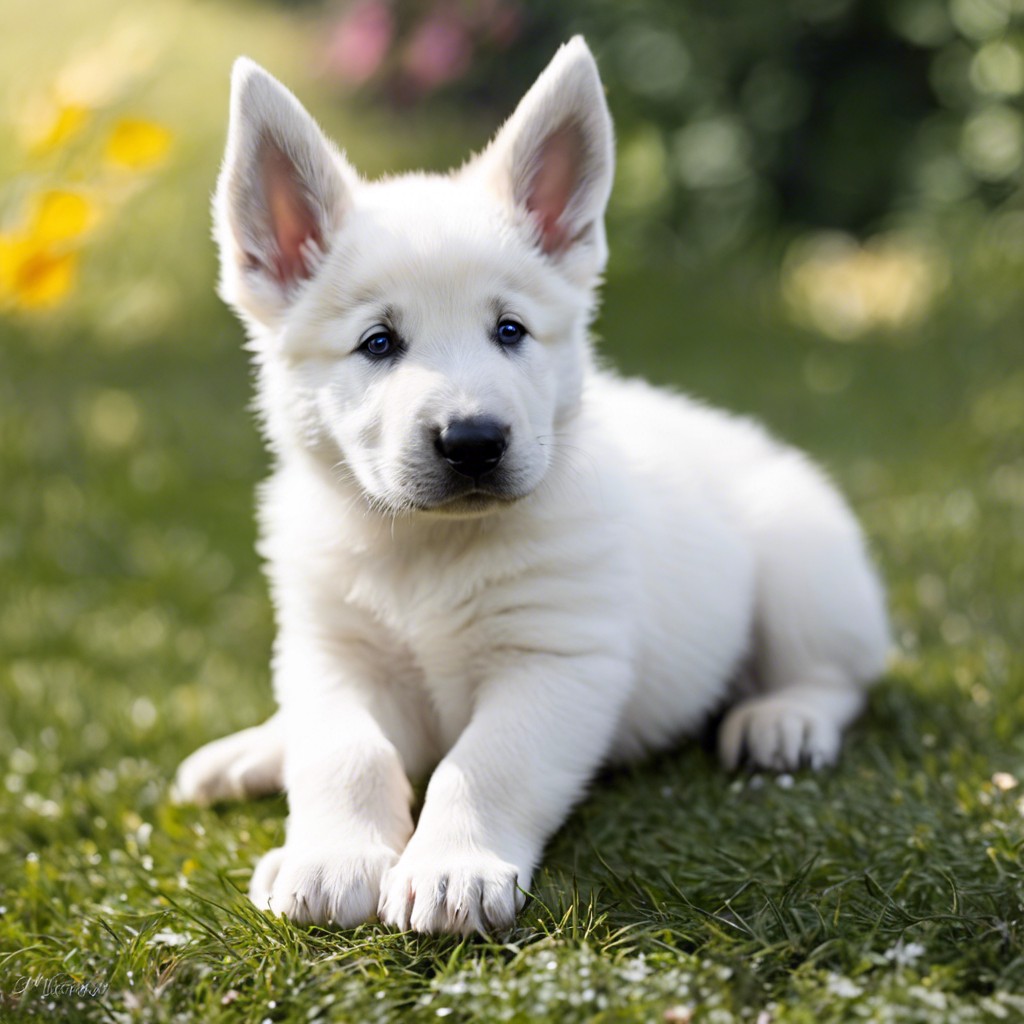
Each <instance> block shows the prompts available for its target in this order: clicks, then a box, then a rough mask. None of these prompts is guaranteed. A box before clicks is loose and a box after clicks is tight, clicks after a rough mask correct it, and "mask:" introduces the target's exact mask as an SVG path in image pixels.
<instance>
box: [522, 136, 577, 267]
mask: <svg viewBox="0 0 1024 1024" xmlns="http://www.w3.org/2000/svg"><path fill="white" fill-rule="evenodd" d="M582 163H583V140H582V138H581V136H580V132H579V129H578V128H576V127H575V126H571V125H570V126H566V127H564V128H560V129H558V131H555V132H552V133H551V135H549V136H548V137H547V138H546V139H545V140H544V142H543V143H542V145H541V147H540V151H539V152H538V154H537V169H536V170H535V171H534V174H533V179H532V181H531V182H530V189H529V192H528V194H527V196H526V208H527V209H528V210H529V211H530V212H531V213H532V214H533V215H534V217H535V218H536V220H537V223H538V224H539V226H540V234H541V247H542V248H543V249H544V251H545V252H546V253H558V252H562V251H563V250H564V249H566V248H567V247H568V245H569V243H570V242H571V241H572V238H571V236H570V234H569V226H568V225H567V224H566V223H565V221H564V219H563V215H564V214H565V210H566V207H568V205H569V202H570V200H571V199H572V197H573V194H574V193H575V192H576V189H577V187H578V185H579V179H580V167H581V165H582Z"/></svg>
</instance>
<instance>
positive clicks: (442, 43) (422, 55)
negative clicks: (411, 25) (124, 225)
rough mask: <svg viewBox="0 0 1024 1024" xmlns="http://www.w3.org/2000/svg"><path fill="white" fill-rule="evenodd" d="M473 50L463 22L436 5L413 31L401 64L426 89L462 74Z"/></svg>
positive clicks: (411, 78)
mask: <svg viewBox="0 0 1024 1024" xmlns="http://www.w3.org/2000/svg"><path fill="white" fill-rule="evenodd" d="M472 52H473V44H472V41H471V40H470V37H469V31H468V30H467V28H466V25H465V24H464V23H463V22H462V21H461V20H460V19H459V17H458V16H457V15H456V14H455V12H454V11H452V10H446V9H443V8H435V10H434V11H433V12H432V13H431V14H429V15H428V16H427V17H426V18H424V20H423V21H422V22H420V24H419V25H418V26H417V27H416V29H415V31H414V32H413V34H412V38H411V39H410V40H409V43H408V45H407V46H406V49H405V53H404V55H403V57H402V67H403V68H404V69H405V72H406V74H407V75H408V76H409V78H410V80H411V81H412V83H413V85H415V86H417V87H418V88H420V89H422V90H423V91H425V92H427V91H430V90H431V89H436V88H437V87H438V86H439V85H444V84H445V83H446V82H451V81H453V80H454V79H456V78H459V77H461V76H462V75H464V74H465V73H466V71H467V70H468V68H469V64H470V60H471V58H472Z"/></svg>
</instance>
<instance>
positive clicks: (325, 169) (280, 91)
mask: <svg viewBox="0 0 1024 1024" xmlns="http://www.w3.org/2000/svg"><path fill="white" fill-rule="evenodd" d="M354 181H355V174H354V172H352V170H351V169H350V168H349V167H348V165H347V164H346V163H345V162H344V160H343V158H342V157H341V156H340V155H339V154H338V152H337V150H335V148H334V147H333V146H332V145H331V143H330V142H329V141H328V140H327V139H326V138H325V136H324V134H323V132H321V131H320V129H319V127H318V126H317V124H316V122H315V121H314V120H313V118H311V117H310V116H309V114H308V113H306V110H305V109H304V108H303V106H302V104H300V103H299V101H298V100H297V99H296V98H295V97H294V96H293V95H292V94H291V93H290V92H289V91H288V90H287V89H286V88H285V87H284V86H283V85H281V83H280V82H278V81H277V80H276V79H275V78H273V77H272V76H271V75H269V74H268V73H267V72H266V71H264V70H263V68H261V67H260V66H259V65H258V64H254V63H253V62H252V61H251V60H248V59H246V58H245V57H240V58H239V59H238V60H237V61H235V66H234V70H233V71H232V75H231V119H230V124H229V127H228V144H227V151H226V153H225V155H224V164H223V166H222V168H221V173H220V178H219V180H218V182H217V192H216V196H215V197H214V229H215V234H216V237H217V241H218V243H219V245H220V259H221V281H220V293H221V296H222V298H223V299H224V300H225V301H226V302H228V303H230V304H231V305H233V306H234V307H235V308H236V309H238V310H239V312H241V313H243V314H245V315H247V316H249V317H251V318H252V319H254V320H256V321H258V322H260V323H263V324H271V323H273V322H274V321H276V320H277V319H278V318H279V317H280V315H281V314H282V313H283V312H284V311H285V310H287V308H288V307H289V306H290V305H291V303H292V301H293V300H294V298H295V295H296V293H297V292H298V290H299V288H300V287H301V285H302V284H303V283H304V282H305V281H307V280H308V279H309V278H310V277H312V276H313V274H314V273H315V272H316V270H317V267H318V265H319V263H320V260H321V259H322V258H323V256H324V254H325V253H326V252H327V250H328V248H329V247H330V245H331V241H332V236H333V234H334V232H335V231H336V230H337V229H338V227H339V226H340V224H341V221H342V218H343V217H344V214H345V211H346V209H347V208H348V206H349V202H350V189H351V185H352V184H353V183H354Z"/></svg>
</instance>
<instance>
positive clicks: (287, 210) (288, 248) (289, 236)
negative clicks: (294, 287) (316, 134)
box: [260, 142, 322, 285]
mask: <svg viewBox="0 0 1024 1024" xmlns="http://www.w3.org/2000/svg"><path fill="white" fill-rule="evenodd" d="M260 170H261V173H262V178H263V194H264V197H265V199H266V204H267V211H268V213H269V215H270V229H271V231H272V232H273V236H274V243H275V249H276V252H275V261H274V266H273V267H272V268H271V270H272V271H273V274H274V276H275V277H276V278H277V280H278V281H279V282H280V283H281V284H284V285H289V284H293V283H294V282H295V281H299V280H302V279H304V278H306V277H308V276H309V274H310V269H311V268H310V267H309V266H308V265H307V263H306V259H305V257H304V256H303V252H302V249H303V246H304V245H305V243H306V242H309V241H312V242H314V243H316V244H317V245H320V244H321V242H322V238H321V235H320V226H319V224H318V222H317V217H316V214H315V213H314V212H313V208H312V207H311V206H310V204H309V200H308V199H307V198H306V196H305V193H304V191H303V188H302V184H301V183H300V181H299V175H298V171H297V170H296V168H295V165H294V164H293V163H292V161H291V160H290V159H289V158H288V156H287V155H286V154H285V153H284V152H283V151H282V150H281V149H279V148H278V147H277V146H276V145H274V144H273V143H272V142H266V143H264V146H263V152H262V153H261V155H260Z"/></svg>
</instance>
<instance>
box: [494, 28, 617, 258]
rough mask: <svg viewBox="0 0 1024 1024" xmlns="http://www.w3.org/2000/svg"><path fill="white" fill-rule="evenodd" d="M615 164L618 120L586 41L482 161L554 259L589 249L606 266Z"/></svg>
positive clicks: (559, 64)
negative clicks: (606, 230) (607, 221)
mask: <svg viewBox="0 0 1024 1024" xmlns="http://www.w3.org/2000/svg"><path fill="white" fill-rule="evenodd" d="M614 164H615V156H614V144H613V137H612V120H611V116H610V115H609V113H608V106H607V104H606V103H605V98H604V90H603V88H602V86H601V79H600V76H599V75H598V71H597V64H596V63H595V61H594V57H593V55H592V54H591V52H590V49H589V48H588V47H587V44H586V43H585V42H584V40H583V37H582V36H575V37H574V38H573V39H571V40H570V41H569V42H568V43H566V44H565V45H564V46H562V47H561V48H560V49H559V50H558V52H557V53H556V54H555V56H554V57H553V58H552V60H551V63H550V64H549V65H548V66H547V67H546V68H545V69H544V71H543V72H542V73H541V75H540V77H539V78H538V79H537V81H536V82H535V83H534V84H533V86H532V88H531V89H530V91H529V92H528V93H527V94H526V95H525V96H524V97H523V99H522V100H521V101H520V103H519V106H518V107H517V108H516V110H515V113H513V115H512V116H511V117H510V118H509V119H508V121H506V122H505V125H504V126H503V127H502V128H501V130H500V131H499V132H498V134H497V136H496V137H495V139H494V141H493V142H492V143H491V144H490V146H488V148H487V149H486V150H485V151H484V152H483V153H482V154H481V156H480V158H479V165H480V167H481V169H482V170H483V171H484V172H485V174H487V175H488V178H489V180H490V182H491V184H492V185H493V186H494V187H496V188H497V189H498V191H499V192H500V193H501V194H502V195H503V196H504V197H505V199H506V201H507V202H509V203H511V204H512V205H513V206H514V207H515V209H516V211H517V212H519V213H520V214H523V215H525V216H526V217H527V218H528V220H529V223H530V226H531V229H532V232H533V235H534V239H535V241H536V244H537V245H538V246H539V247H540V248H541V249H542V250H543V251H544V252H545V253H546V254H547V255H548V256H550V257H552V258H553V259H555V260H561V259H563V258H565V257H568V256H570V255H575V254H576V253H577V250H580V249H586V250H588V251H589V252H590V255H591V256H593V257H596V259H597V262H599V263H600V264H602V265H603V262H604V258H605V248H604V227H603V218H604V210H605V207H606V206H607V204H608V196H609V194H610V193H611V188H612V177H613V174H614ZM580 255H582V253H580ZM587 262H590V261H587Z"/></svg>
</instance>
